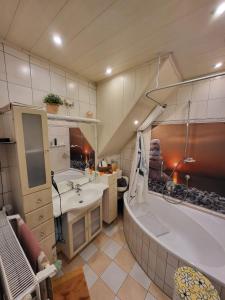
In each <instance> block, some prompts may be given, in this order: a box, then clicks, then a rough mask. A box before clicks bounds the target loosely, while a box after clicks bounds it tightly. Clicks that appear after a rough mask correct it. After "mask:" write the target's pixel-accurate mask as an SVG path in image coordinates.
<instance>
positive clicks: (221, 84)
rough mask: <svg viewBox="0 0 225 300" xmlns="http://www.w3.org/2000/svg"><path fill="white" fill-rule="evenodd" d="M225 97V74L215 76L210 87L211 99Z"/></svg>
mask: <svg viewBox="0 0 225 300" xmlns="http://www.w3.org/2000/svg"><path fill="white" fill-rule="evenodd" d="M223 97H225V76H223V77H218V78H214V79H213V81H212V82H211V87H210V95H209V98H210V99H216V98H223Z"/></svg>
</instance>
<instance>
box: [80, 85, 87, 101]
mask: <svg viewBox="0 0 225 300" xmlns="http://www.w3.org/2000/svg"><path fill="white" fill-rule="evenodd" d="M79 100H80V101H82V102H85V103H90V101H89V91H88V87H87V86H85V85H83V84H79Z"/></svg>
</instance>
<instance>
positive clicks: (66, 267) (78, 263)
mask: <svg viewBox="0 0 225 300" xmlns="http://www.w3.org/2000/svg"><path fill="white" fill-rule="evenodd" d="M84 264H85V262H84V260H83V259H82V258H81V257H80V255H77V256H76V257H75V258H74V259H72V260H70V261H69V260H67V261H64V263H63V272H64V273H67V272H71V271H73V270H74V269H75V268H77V267H83V266H84Z"/></svg>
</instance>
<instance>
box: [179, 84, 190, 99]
mask: <svg viewBox="0 0 225 300" xmlns="http://www.w3.org/2000/svg"><path fill="white" fill-rule="evenodd" d="M191 94H192V85H183V86H181V87H179V88H178V91H177V103H180V102H187V101H189V100H191Z"/></svg>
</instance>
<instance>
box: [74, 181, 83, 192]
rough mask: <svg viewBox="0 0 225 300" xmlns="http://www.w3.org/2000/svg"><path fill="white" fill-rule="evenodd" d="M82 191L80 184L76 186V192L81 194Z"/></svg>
mask: <svg viewBox="0 0 225 300" xmlns="http://www.w3.org/2000/svg"><path fill="white" fill-rule="evenodd" d="M81 190H82V189H81V185H80V184H79V183H78V184H76V185H75V191H76V192H77V193H78V194H79V193H80V191H81Z"/></svg>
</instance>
